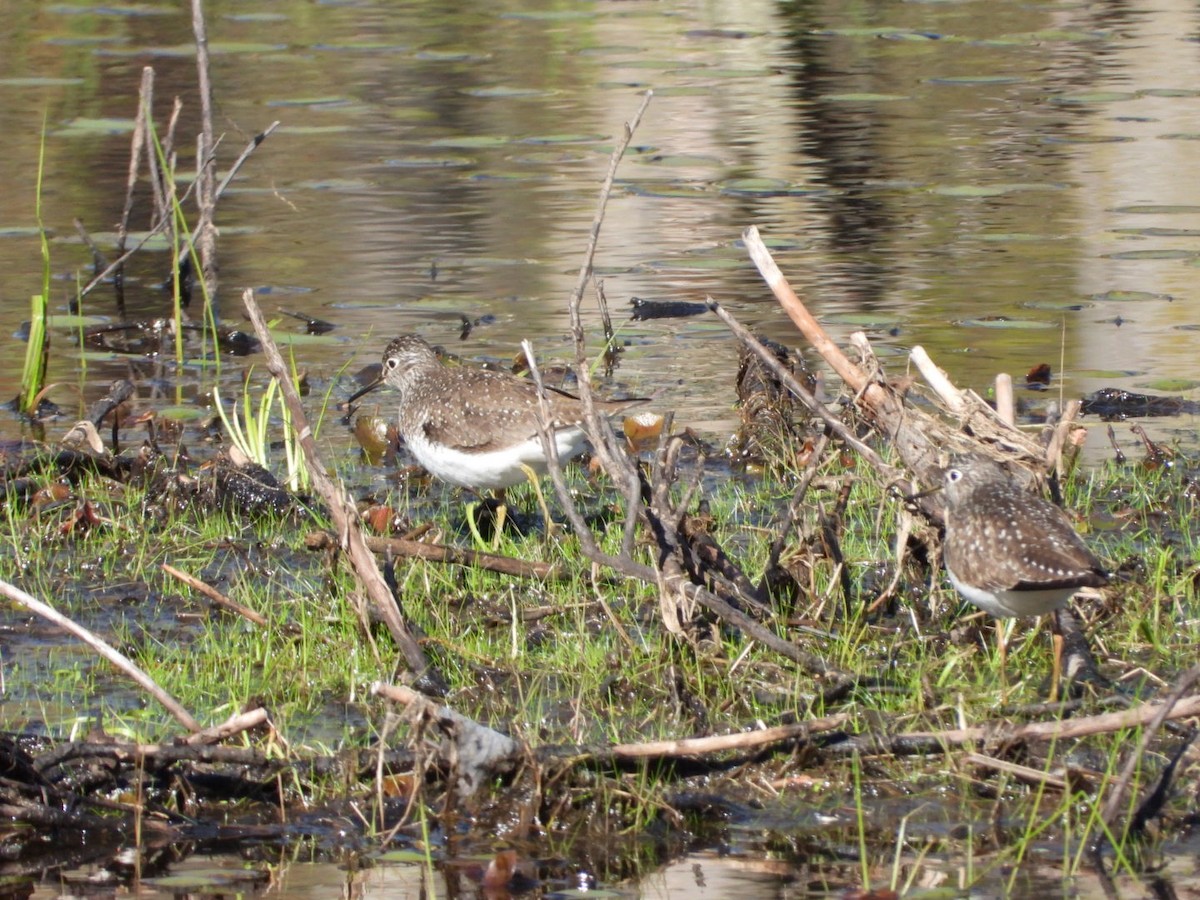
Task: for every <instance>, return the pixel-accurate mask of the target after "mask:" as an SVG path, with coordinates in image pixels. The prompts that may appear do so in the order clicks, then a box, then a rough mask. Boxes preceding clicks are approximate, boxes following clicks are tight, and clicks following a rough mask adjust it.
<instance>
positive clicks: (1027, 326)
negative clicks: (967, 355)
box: [954, 316, 1059, 331]
mask: <svg viewBox="0 0 1200 900" xmlns="http://www.w3.org/2000/svg"><path fill="white" fill-rule="evenodd" d="M954 324H955V325H961V326H962V327H964V328H999V329H1002V330H1006V331H1043V330H1045V329H1048V328H1058V327H1059V325H1058V323H1057V322H1043V321H1040V320H1038V319H1010V318H1009V317H1008V316H988V317H982V318H978V319H960V320H958V321H957V322H955V323H954Z"/></svg>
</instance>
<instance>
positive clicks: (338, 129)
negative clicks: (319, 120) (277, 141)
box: [276, 125, 356, 135]
mask: <svg viewBox="0 0 1200 900" xmlns="http://www.w3.org/2000/svg"><path fill="white" fill-rule="evenodd" d="M354 130H356V129H353V128H351V127H350V126H349V125H280V126H279V128H278V129H276V131H277V133H279V134H295V135H304V134H344V133H345V132H347V131H354Z"/></svg>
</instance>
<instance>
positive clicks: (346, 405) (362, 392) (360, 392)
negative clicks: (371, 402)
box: [342, 373, 384, 411]
mask: <svg viewBox="0 0 1200 900" xmlns="http://www.w3.org/2000/svg"><path fill="white" fill-rule="evenodd" d="M383 383H384V380H383V374H382V373H380V375H379V377H378V378H376V379H375V380H374V381H372V382H370V383H369V384H368V385H367V386H366V387H364V388H361V389H360V390H357V391H355V392H354V393H353V394H351V395H350V396H349V397H348V398H346V400H345V401H343V403H342V409H345V410H347V411H348V410H349V409H350V405H351V404H352V403H354V401H355V400H357V399H358V398H359V397H362V396H363V395H365V394H369V393H371V391H373V390H375V388H377V387H379V386H380V385H381V384H383Z"/></svg>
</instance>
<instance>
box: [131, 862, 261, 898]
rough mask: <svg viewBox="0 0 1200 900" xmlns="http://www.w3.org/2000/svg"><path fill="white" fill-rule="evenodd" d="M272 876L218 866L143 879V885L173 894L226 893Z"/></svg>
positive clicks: (255, 871) (253, 870) (254, 871)
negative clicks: (239, 886)
mask: <svg viewBox="0 0 1200 900" xmlns="http://www.w3.org/2000/svg"><path fill="white" fill-rule="evenodd" d="M269 879H270V875H269V874H268V873H267V872H265V871H261V870H258V869H223V868H219V867H217V866H210V867H198V868H193V869H188V870H187V871H182V872H174V873H172V874H170V875H161V876H159V877H157V878H143V879H142V883H143V884H146V885H149V886H151V887H156V888H159V889H160V890H163V891H166V892H168V893H171V894H175V895H178V894H192V893H199V894H212V893H215V892H217V891H218V889H220V892H221V893H224V892H226V891H228V890H229V889H230V887H232V886H234V885H245V884H247V883H254V882H262V881H268V880H269Z"/></svg>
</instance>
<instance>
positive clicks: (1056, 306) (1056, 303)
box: [1021, 300, 1095, 312]
mask: <svg viewBox="0 0 1200 900" xmlns="http://www.w3.org/2000/svg"><path fill="white" fill-rule="evenodd" d="M1094 305H1095V304H1093V303H1085V302H1083V301H1081V300H1027V301H1025V302H1024V303H1022V304H1021V306H1022V307H1023V308H1024V309H1045V310H1050V311H1052V312H1079V311H1080V310H1083V309H1091V308H1092V307H1093V306H1094Z"/></svg>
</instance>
